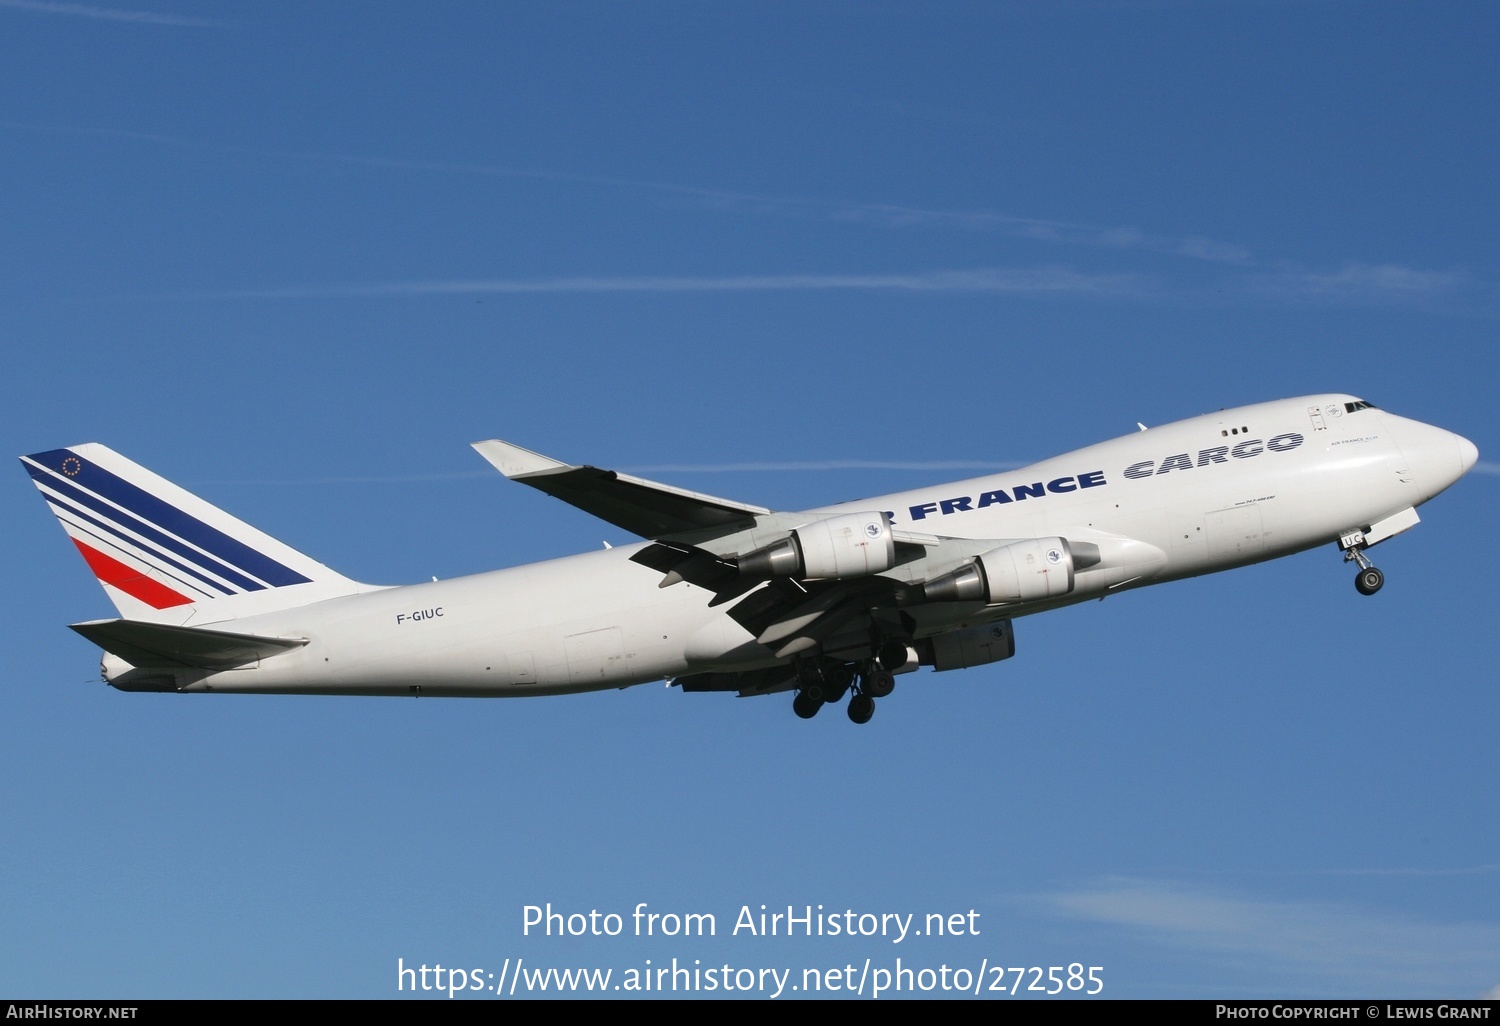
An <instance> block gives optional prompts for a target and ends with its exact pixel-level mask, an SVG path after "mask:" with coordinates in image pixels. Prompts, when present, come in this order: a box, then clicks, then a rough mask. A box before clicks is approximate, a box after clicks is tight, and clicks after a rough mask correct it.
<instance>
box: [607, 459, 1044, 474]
mask: <svg viewBox="0 0 1500 1026" xmlns="http://www.w3.org/2000/svg"><path fill="white" fill-rule="evenodd" d="M1024 466H1026V464H1025V463H1018V462H1015V461H1009V460H1005V461H999V460H927V461H923V460H795V461H789V462H780V463H778V462H774V461H773V462H765V463H658V464H652V465H651V466H647V467H626V468H624V469H626V470H627V471H628V472H629V473H632V474H675V473H682V474H737V473H744V472H749V473H755V472H762V471H764V472H771V473H778V474H779V473H788V472H800V471H820V470H1014V469H1016V468H1017V467H1024Z"/></svg>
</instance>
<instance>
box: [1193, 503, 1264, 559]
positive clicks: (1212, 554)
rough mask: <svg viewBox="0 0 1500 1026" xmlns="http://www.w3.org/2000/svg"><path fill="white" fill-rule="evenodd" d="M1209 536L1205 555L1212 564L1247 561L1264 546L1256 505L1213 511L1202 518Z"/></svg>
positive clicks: (1259, 516)
mask: <svg viewBox="0 0 1500 1026" xmlns="http://www.w3.org/2000/svg"><path fill="white" fill-rule="evenodd" d="M1203 528H1204V532H1203V533H1204V534H1206V535H1208V558H1209V559H1210V560H1211V561H1212V562H1214V563H1224V564H1229V563H1248V562H1251V561H1253V560H1255V559H1258V558H1260V556H1261V554H1262V553H1263V552H1265V549H1266V533H1265V528H1264V525H1263V524H1262V523H1261V515H1260V507H1259V506H1235V507H1234V508H1232V509H1221V510H1216V511H1214V512H1213V513H1210V514H1208V515H1207V516H1205V517H1204V518H1203Z"/></svg>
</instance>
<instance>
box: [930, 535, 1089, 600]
mask: <svg viewBox="0 0 1500 1026" xmlns="http://www.w3.org/2000/svg"><path fill="white" fill-rule="evenodd" d="M1073 570H1074V565H1073V549H1072V547H1071V546H1070V545H1069V544H1068V540H1067V539H1066V538H1056V537H1054V538H1030V539H1027V540H1026V541H1018V542H1012V543H1011V544H1009V545H1002V546H1001V547H1000V548H998V549H991V550H990V551H988V552H986V553H984V554H983V555H980V556H976V557H975V558H974V560H973V561H972V562H969V563H965V564H964V565H963V566H961V567H959V568H958V569H957V570H954V571H952V572H951V573H946V574H944V575H943V576H941V577H934V578H933V579H932V580H930V581H928V582H927V583H926V584H924V585H922V593H923V595H924V597H925V598H926V599H927V601H929V602H985V603H987V604H990V605H994V604H996V603H1002V602H1040V601H1042V600H1044V599H1049V598H1058V597H1059V596H1062V595H1066V594H1067V593H1068V592H1070V591H1072V590H1073Z"/></svg>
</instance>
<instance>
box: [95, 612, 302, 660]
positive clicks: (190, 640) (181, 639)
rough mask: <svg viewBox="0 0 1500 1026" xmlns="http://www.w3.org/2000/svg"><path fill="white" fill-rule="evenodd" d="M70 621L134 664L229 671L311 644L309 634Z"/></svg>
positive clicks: (138, 621) (107, 650)
mask: <svg viewBox="0 0 1500 1026" xmlns="http://www.w3.org/2000/svg"><path fill="white" fill-rule="evenodd" d="M69 626H71V627H72V628H73V630H75V631H77V632H78V633H79V634H82V635H83V636H84V637H85V638H88V639H89V640H90V641H92V642H93V643H94V644H96V645H98V646H99V647H100V648H102V649H104V650H105V651H106V652H110V653H112V654H114V655H117V656H119V657H120V658H121V659H123V660H125V661H126V662H127V663H129V664H130V665H132V666H153V667H155V666H160V667H176V666H195V667H201V668H203V669H207V670H230V669H233V668H234V667H236V666H245V665H247V664H249V663H253V662H255V661H257V660H259V659H268V658H270V657H271V656H274V655H280V654H281V653H283V652H290V651H291V650H293V649H297V648H301V647H302V646H303V645H306V644H307V639H306V638H268V637H263V636H261V635H257V634H234V633H231V632H229V631H213V630H207V629H205V628H202V627H175V626H173V625H171V624H165V623H145V622H142V621H140V620H90V621H88V622H87V623H75V624H70V625H69Z"/></svg>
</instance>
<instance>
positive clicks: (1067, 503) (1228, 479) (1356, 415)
mask: <svg viewBox="0 0 1500 1026" xmlns="http://www.w3.org/2000/svg"><path fill="white" fill-rule="evenodd" d="M1351 400H1352V397H1350V396H1347V395H1340V394H1329V395H1319V396H1309V397H1304V398H1300V399H1289V400H1282V401H1279V402H1272V403H1264V404H1260V405H1256V406H1248V407H1242V408H1238V409H1234V410H1226V411H1223V412H1220V413H1213V414H1207V415H1204V416H1201V417H1197V418H1194V419H1191V420H1185V421H1180V422H1177V423H1174V424H1169V425H1165V426H1163V427H1158V428H1152V429H1150V430H1145V431H1140V432H1137V433H1134V434H1130V435H1126V436H1124V437H1121V438H1116V439H1113V440H1111V441H1107V442H1102V443H1099V444H1097V445H1092V446H1089V447H1087V448H1084V449H1079V450H1077V451H1075V452H1070V453H1067V454H1066V455H1063V456H1058V457H1056V458H1053V459H1049V460H1045V461H1043V462H1041V463H1037V464H1033V465H1031V466H1029V467H1025V468H1022V469H1019V470H1015V471H1006V472H1003V473H999V474H993V475H988V476H985V477H980V478H974V479H971V480H967V481H958V482H954V483H951V484H945V485H939V486H934V487H928V488H919V489H914V490H911V491H907V492H900V493H896V494H892V495H885V496H880V497H877V498H873V499H870V500H867V501H864V502H859V503H846V504H842V505H840V506H835V507H827V508H823V509H814V510H808V511H806V512H805V513H804V514H800V515H799V517H805V519H806V521H807V522H812V521H816V520H820V519H822V518H825V517H829V516H832V515H836V514H838V513H841V512H845V511H849V510H880V511H886V512H888V513H890V514H891V519H892V521H893V523H894V525H895V527H896V528H898V529H899V530H901V531H904V532H908V533H911V534H926V535H932V536H937V537H940V538H945V539H951V538H957V539H974V540H976V541H988V540H1000V541H1003V540H1014V539H1031V538H1040V537H1046V536H1061V537H1063V538H1066V539H1068V540H1069V541H1070V542H1074V543H1079V542H1083V543H1090V544H1093V545H1096V546H1098V548H1099V552H1100V556H1101V559H1100V561H1099V563H1098V564H1097V565H1094V566H1090V567H1087V568H1085V569H1083V570H1081V571H1080V572H1079V573H1078V574H1077V578H1076V585H1075V587H1074V589H1073V591H1072V592H1070V593H1069V594H1068V595H1066V596H1065V597H1063V598H1061V599H1053V600H1051V601H1048V602H1045V603H1032V604H1018V605H1008V606H1007V605H991V606H986V605H984V604H982V603H928V604H923V605H917V606H915V607H913V608H911V609H910V610H909V612H910V613H911V614H912V615H913V617H914V618H915V620H916V622H917V623H918V625H919V626H918V630H917V636H919V637H920V636H929V635H933V634H939V633H942V632H945V631H949V630H953V629H956V628H959V627H963V626H967V625H971V624H975V623H983V622H985V621H987V620H995V619H999V618H1002V617H1014V616H1020V615H1026V614H1028V613H1032V612H1036V611H1039V610H1041V609H1045V608H1054V607H1056V606H1058V605H1063V604H1067V603H1071V602H1077V601H1082V600H1084V599H1088V598H1094V597H1098V596H1100V595H1102V594H1105V593H1107V592H1109V591H1111V590H1118V589H1122V588H1131V587H1139V586H1142V585H1145V584H1151V583H1156V582H1160V581H1166V580H1172V579H1177V578H1183V577H1191V576H1196V575H1199V574H1205V573H1212V572H1215V571H1218V570H1225V569H1229V568H1231V567H1235V566H1242V565H1245V564H1248V563H1254V562H1259V561H1261V560H1266V559H1271V558H1275V557H1277V556H1283V555H1287V554H1289V553H1292V552H1297V551H1300V550H1303V549H1307V548H1310V547H1312V546H1316V545H1322V544H1326V543H1330V542H1334V541H1336V540H1338V539H1339V538H1340V536H1342V535H1344V534H1345V533H1346V532H1349V531H1351V530H1356V529H1361V528H1367V527H1369V526H1370V525H1371V524H1374V523H1378V522H1380V521H1382V520H1384V519H1386V518H1390V517H1393V516H1395V515H1397V514H1400V513H1402V511H1405V510H1409V509H1411V508H1414V507H1415V506H1417V505H1419V504H1421V503H1422V502H1425V501H1426V500H1427V499H1430V498H1431V497H1432V496H1434V495H1436V494H1437V493H1438V492H1440V491H1442V490H1443V489H1444V488H1446V487H1448V486H1449V485H1450V484H1452V483H1453V482H1454V481H1456V480H1457V479H1458V478H1459V477H1460V476H1461V475H1462V474H1463V473H1464V472H1465V471H1466V470H1467V469H1468V467H1469V466H1470V465H1472V463H1473V458H1474V457H1473V447H1472V446H1470V445H1468V443H1467V442H1465V441H1464V440H1463V439H1461V438H1459V437H1458V436H1457V435H1454V434H1452V433H1450V432H1447V431H1444V430H1442V429H1439V428H1435V427H1432V426H1429V425H1426V424H1421V423H1419V422H1416V421H1412V420H1408V419H1405V418H1402V417H1397V416H1394V415H1392V414H1390V413H1387V412H1385V411H1382V410H1377V409H1374V408H1368V409H1359V410H1357V411H1353V412H1346V403H1349V402H1350V401H1351ZM1359 405H1364V404H1359ZM1465 446H1468V448H1467V450H1466V449H1465V448H1464V447H1465ZM782 533H784V532H782ZM776 534H777V532H774V531H770V530H765V531H750V532H745V533H744V534H742V535H739V536H733V537H731V538H727V539H721V540H718V541H716V542H714V543H713V547H714V548H715V549H716V551H726V552H727V551H732V550H734V549H738V550H740V551H747V550H748V549H750V548H752V547H753V546H755V545H760V544H765V543H767V542H770V541H773V540H775V537H776ZM646 544H649V543H641V544H637V545H630V546H621V547H618V548H613V549H607V550H603V551H597V552H590V553H586V554H584V555H578V556H571V557H568V558H565V559H557V560H552V561H549V562H544V563H536V564H532V565H528V566H522V567H516V568H514V569H508V570H496V571H493V572H490V573H483V574H477V575H474V576H471V577H462V578H456V579H453V580H447V581H435V582H431V583H426V584H417V585H412V586H409V587H400V588H389V589H381V590H376V591H371V592H368V593H365V594H359V595H351V596H345V597H340V598H332V599H326V600H324V601H321V602H315V603H312V604H310V605H305V606H300V607H297V608H292V609H287V610H284V611H281V612H275V613H267V614H264V615H260V616H253V617H245V618H240V619H237V620H235V621H234V622H233V625H232V627H233V629H234V630H236V631H244V632H246V633H252V634H257V635H271V636H280V637H298V638H306V639H307V644H306V645H305V646H304V647H302V648H300V649H297V650H296V651H293V652H289V653H286V654H283V655H277V656H275V657H273V658H268V659H265V660H263V661H262V662H261V663H260V664H259V665H252V666H248V667H245V668H241V669H235V670H227V671H220V672H209V671H200V672H199V673H198V675H197V677H196V679H193V680H191V681H189V682H185V684H186V686H184V687H183V688H182V690H187V691H221V692H222V691H235V692H282V693H287V692H293V693H310V694H417V693H420V694H423V695H472V696H506V695H536V694H559V693H564V692H574V691H590V690H597V689H601V688H616V687H626V686H629V685H632V684H639V683H643V682H647V681H654V680H661V679H663V678H669V677H676V676H681V675H685V674H692V673H698V672H702V671H707V670H721V671H722V670H736V669H749V668H754V667H757V666H769V665H773V664H775V663H776V662H777V660H776V658H775V657H774V655H773V654H772V653H771V651H770V650H769V649H768V648H766V647H764V646H761V645H759V644H757V643H756V642H755V639H754V638H753V637H752V636H751V635H750V634H749V633H748V632H747V631H746V630H745V629H744V628H743V627H741V626H740V625H739V624H738V623H736V622H735V621H734V620H733V619H731V618H730V617H729V616H728V615H727V609H728V608H730V607H731V606H732V605H733V603H727V604H724V605H718V606H710V604H709V603H710V600H711V599H712V598H713V594H712V593H711V592H709V591H706V590H704V589H703V588H700V587H696V586H694V585H693V584H690V583H687V582H685V581H683V582H679V583H676V584H673V585H671V586H669V587H659V584H660V583H661V582H662V578H663V575H662V574H661V573H660V572H658V571H656V570H653V569H651V568H649V567H647V566H644V565H641V564H639V563H636V562H632V560H631V558H630V557H631V556H632V555H634V554H636V553H637V552H639V551H640V550H641V549H642V548H644V547H645V545H646ZM933 551H934V552H938V553H943V555H942V556H941V557H938V556H933V557H930V558H925V559H921V560H917V561H915V562H908V563H904V564H902V565H900V566H897V567H895V568H894V569H892V570H889V571H887V572H886V576H888V577H892V578H896V579H899V580H902V581H906V582H911V583H920V582H921V581H922V580H924V579H929V578H931V577H933V576H935V575H937V574H941V573H945V572H947V571H949V570H951V569H953V567H954V566H955V565H957V564H958V563H961V562H962V561H963V559H962V557H961V555H960V556H955V555H953V551H952V549H951V548H945V547H935V548H934V550H933ZM111 658H113V657H107V659H106V670H107V672H108V670H109V666H110V663H109V660H110V659H111Z"/></svg>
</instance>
